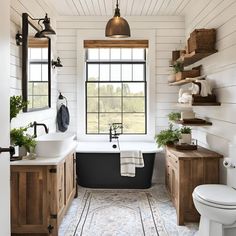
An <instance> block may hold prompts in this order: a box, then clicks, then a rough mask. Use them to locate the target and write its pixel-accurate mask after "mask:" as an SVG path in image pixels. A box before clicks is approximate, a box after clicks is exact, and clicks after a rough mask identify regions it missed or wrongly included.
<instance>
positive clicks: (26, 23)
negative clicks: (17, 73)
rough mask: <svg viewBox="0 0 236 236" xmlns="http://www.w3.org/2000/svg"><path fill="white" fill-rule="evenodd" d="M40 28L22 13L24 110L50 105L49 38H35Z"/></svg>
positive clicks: (33, 109) (43, 107) (28, 110)
mask: <svg viewBox="0 0 236 236" xmlns="http://www.w3.org/2000/svg"><path fill="white" fill-rule="evenodd" d="M40 30H42V29H41V28H40V27H39V25H38V24H37V21H36V22H35V20H33V19H32V18H31V17H30V16H29V15H28V14H27V13H23V14H22V97H23V100H24V101H28V102H29V103H28V105H27V107H26V108H24V110H23V111H24V112H30V111H37V110H43V109H48V108H50V107H51V39H50V38H49V37H43V38H35V34H36V33H37V32H40Z"/></svg>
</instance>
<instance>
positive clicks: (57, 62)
mask: <svg viewBox="0 0 236 236" xmlns="http://www.w3.org/2000/svg"><path fill="white" fill-rule="evenodd" d="M55 67H63V65H62V64H61V59H60V57H58V58H57V60H56V61H54V60H52V68H53V69H54V68H55Z"/></svg>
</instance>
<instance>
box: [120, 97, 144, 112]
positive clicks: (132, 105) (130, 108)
mask: <svg viewBox="0 0 236 236" xmlns="http://www.w3.org/2000/svg"><path fill="white" fill-rule="evenodd" d="M144 101H145V99H144V98H127V97H126V98H123V111H124V112H145V102H144Z"/></svg>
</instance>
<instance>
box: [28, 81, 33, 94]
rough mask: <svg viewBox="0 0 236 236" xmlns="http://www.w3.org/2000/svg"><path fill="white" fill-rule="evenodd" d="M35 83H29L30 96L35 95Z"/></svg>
mask: <svg viewBox="0 0 236 236" xmlns="http://www.w3.org/2000/svg"><path fill="white" fill-rule="evenodd" d="M33 84H34V83H30V82H29V83H28V95H29V96H30V95H31V96H32V95H33Z"/></svg>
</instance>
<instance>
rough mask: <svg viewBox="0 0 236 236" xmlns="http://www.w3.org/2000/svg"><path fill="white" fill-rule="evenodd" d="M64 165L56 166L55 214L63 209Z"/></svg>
mask: <svg viewBox="0 0 236 236" xmlns="http://www.w3.org/2000/svg"><path fill="white" fill-rule="evenodd" d="M64 172H65V169H64V163H61V164H59V165H58V166H57V203H58V204H57V212H61V211H62V210H63V208H64V207H65V176H64Z"/></svg>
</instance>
